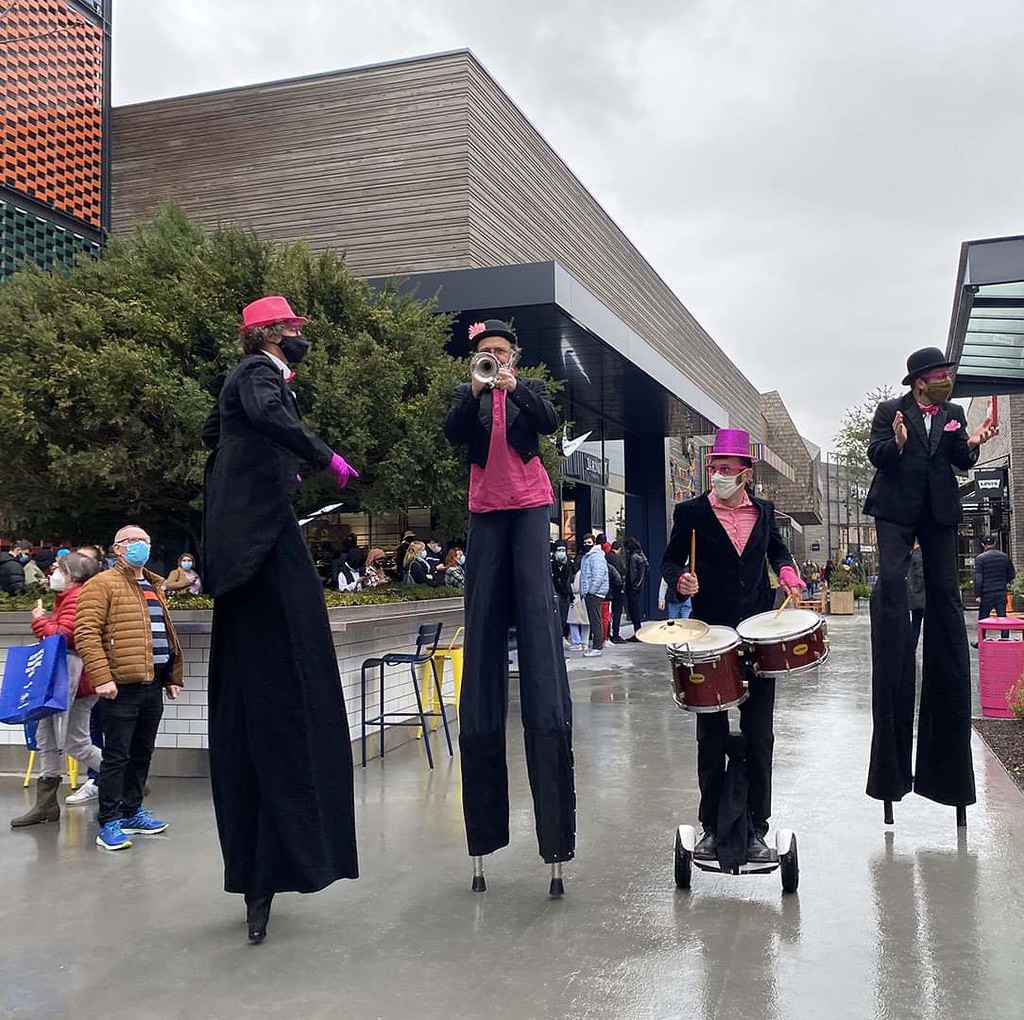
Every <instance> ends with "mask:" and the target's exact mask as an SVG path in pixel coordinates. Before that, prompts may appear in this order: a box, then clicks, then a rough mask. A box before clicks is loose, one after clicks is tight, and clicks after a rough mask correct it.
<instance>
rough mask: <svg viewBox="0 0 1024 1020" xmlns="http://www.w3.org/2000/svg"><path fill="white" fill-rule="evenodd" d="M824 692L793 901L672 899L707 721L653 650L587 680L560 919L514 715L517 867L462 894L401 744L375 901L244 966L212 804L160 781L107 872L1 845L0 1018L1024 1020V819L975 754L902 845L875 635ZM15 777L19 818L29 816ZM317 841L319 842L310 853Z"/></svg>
mask: <svg viewBox="0 0 1024 1020" xmlns="http://www.w3.org/2000/svg"><path fill="white" fill-rule="evenodd" d="M831 631H832V658H831V661H830V662H829V664H828V665H827V666H826V667H825V668H824V669H822V670H821V671H820V674H818V675H809V676H805V677H802V678H798V679H794V680H792V681H785V682H780V683H779V694H778V703H777V708H776V732H777V742H776V752H775V799H774V816H773V819H772V823H773V826H774V825H785V826H787V827H792V828H794V829H795V830H796V831H797V833H798V838H799V846H800V859H801V884H800V890H799V893H798V894H796V895H795V896H783V894H782V892H781V886H780V882H779V876H778V873H775V874H772V875H767V876H742V877H737V878H731V877H726V876H715V875H709V874H706V873H695V874H694V878H693V888H692V890H691V891H690V892H688V893H687V892H681V891H677V890H676V889H675V886H674V882H673V878H672V861H671V858H672V838H673V833H674V829H675V826H676V825H677V824H678V823H679V822H682V821H689V822H693V821H695V814H696V803H697V793H696V781H695V775H694V763H695V746H694V720H693V717H692V716H691V715H689V714H687V713H684V712H681V711H679V710H678V709H677V708H676V707H675V706H674V705H673V703H672V700H671V693H670V684H669V680H668V676H669V672H668V666H667V660H666V657H665V654H664V651H663V650H661V649H658V648H649V647H646V646H637V645H627V646H618V647H616V646H609V648H608V649H607V650H606V653H605V655H604V656H603V657H601V658H595V659H587V660H582V659H580V658H579V657H578V656H575V655H574V656H573V659H572V662H571V680H572V687H573V699H574V704H575V713H576V726H575V732H576V761H577V788H578V798H579V855H578V858H577V859H576V860H575V861H573V862H572V863H570V864H569V865H567V866H566V879H567V881H566V886H567V893H566V896H565V898H564V899H563V900H560V901H559V900H551V899H549V898H548V896H547V869H546V868H545V866H544V865H543V864H542V862H541V861H540V858H539V857H538V856H537V851H536V843H535V839H534V835H533V830H532V813H531V807H530V799H529V794H528V790H527V785H526V779H525V766H524V763H523V756H522V739H521V735H520V734H521V731H520V728H519V725H518V719H517V718H516V716H517V709H516V707H515V706H513V710H512V711H513V719H514V722H513V725H512V726H510V740H509V746H510V769H511V773H512V777H513V789H512V803H513V817H512V845H511V846H510V847H509V848H507V849H505V850H503V851H500V852H499V853H497V854H495V855H493V856H492V857H491V858H489V859H488V861H487V881H488V891H487V892H486V893H483V894H480V893H473V892H471V891H470V888H469V886H470V878H471V871H470V865H469V860H468V858H467V857H466V855H465V845H464V842H463V839H464V837H463V831H462V821H461V809H460V802H459V773H458V768H457V765H456V763H454V762H451V761H450V760H449V759H448V758H447V755H445V754H443V752H442V751H441V749H440V747H438V748H437V752H438V754H439V755H441V759H440V760H441V765H440V767H439V768H438V769H436V770H435V771H434V772H433V773H430V772H429V771H428V770H427V767H426V763H425V761H424V759H423V755H422V749H421V748H420V747H419V746H417V745H416V744H410V745H406V746H405V747H403V748H400V749H398V750H396V751H394V752H392V753H390V754H389V755H388V756H387V758H386V759H385V760H384V762H383V763H381V762H379V761H373V762H371V763H370V767H369V768H368V769H367V770H366V771H365V772H363V771H362V770H360V769H357V770H356V798H357V810H358V821H359V843H360V853H361V865H362V871H363V877H362V878H360V879H359V880H358V881H356V882H342V883H338V884H336V885H334V886H333V887H331V888H330V889H328V890H326V891H324V892H322V893H319V894H317V895H315V896H305V897H300V896H297V895H284V896H279V897H278V898H277V900H276V901H275V904H274V910H273V914H272V916H271V923H270V934H269V937H268V939H267V942H266V943H265V944H264V945H262V946H258V947H250V946H249V945H248V944H247V943H246V939H245V926H244V922H243V913H242V907H241V903H240V898H239V897H232V896H228V895H226V894H225V893H223V892H221V872H220V856H219V851H218V846H217V840H216V834H215V831H214V826H213V814H212V810H211V805H210V798H209V791H208V788H207V786H206V784H205V782H203V781H199V780H166V779H155V780H154V781H153V783H152V786H153V791H152V796H151V798H150V801H149V802H148V803H149V806H150V807H151V808H152V809H153V810H154V811H155V812H157V813H158V814H160V815H161V816H163V817H166V818H167V819H168V820H169V821H170V822H171V828H170V830H169V831H168V833H167V834H166V835H165V836H160V837H151V838H149V839H144V838H142V837H140V838H138V839H137V841H136V845H135V847H134V848H133V849H131V850H130V851H127V852H122V853H118V854H110V853H105V852H102V851H100V850H98V849H96V848H95V847H94V846H93V837H94V835H95V823H94V822H93V821H92V818H91V815H92V814H93V811H92V810H89V809H85V808H79V809H67V810H65V813H64V816H63V818H62V821H61V824H60V826H59V828H58V827H57V826H52V825H51V826H37V827H35V828H34V829H30V830H21V831H17V832H12V831H10V830H9V829H7V827H6V821H4V824H3V827H2V829H0V876H2V881H3V894H2V897H0V902H2V920H0V1015H2V1016H3V1017H4V1018H14V1017H31V1018H33V1020H44V1018H50V1017H76V1018H77V1017H104V1018H111V1020H113V1018H121V1017H142V1018H153V1020H163V1018H179V1017H181V1018H186V1017H187V1018H190V1020H201V1018H215V1017H216V1018H236V1017H281V1018H285V1017H287V1018H307V1017H308V1018H320V1017H345V1018H359V1020H361V1018H374V1017H383V1018H388V1020H391V1018H406V1017H417V1018H427V1020H432V1018H451V1020H456V1018H485V1020H497V1018H506V1017H508V1018H530V1017H537V1018H548V1017H551V1018H566V1020H583V1018H645V1020H646V1018H682V1017H686V1018H689V1017H695V1018H719V1017H720V1018H723V1020H724V1018H730V1020H743V1018H748V1017H749V1018H755V1017H756V1018H767V1020H774V1018H779V1020H804V1018H807V1020H810V1018H826V1020H830V1018H846V1017H850V1018H858V1020H859V1018H876V1017H877V1018H893V1020H897V1018H898V1020H911V1018H913V1020H917V1018H921V1020H932V1018H934V1020H949V1018H967V1020H972V1018H979V1020H980V1018H989V1020H1000V1018H1014V1020H1017V1018H1019V1017H1021V1016H1022V1015H1024V1003H1022V999H1021V993H1020V973H1021V971H1020V968H1021V967H1022V965H1024V925H1022V923H1021V918H1022V916H1024V913H1022V906H1024V904H1022V899H1024V894H1022V892H1021V888H1022V883H1021V882H1020V880H1019V878H1020V875H1021V873H1022V868H1024V827H1022V826H1021V821H1022V820H1024V799H1022V796H1021V794H1020V793H1019V792H1018V790H1017V789H1016V787H1015V786H1014V784H1013V783H1012V781H1011V780H1010V779H1009V778H1008V776H1007V775H1006V774H1005V772H1004V771H1003V769H1002V768H1001V766H1000V765H999V763H998V762H997V761H996V760H995V758H994V757H993V756H992V755H991V754H990V753H989V752H988V751H987V750H986V749H985V748H984V746H983V745H982V744H981V742H980V741H978V740H977V739H976V740H975V745H974V750H975V767H976V771H977V778H978V787H979V791H978V795H979V803H978V805H977V806H976V807H974V808H972V809H970V811H969V816H968V818H969V829H968V833H967V836H966V839H961V840H958V837H957V831H956V828H955V825H954V813H953V809H952V808H944V807H939V806H937V805H934V804H931V803H930V802H927V801H924V800H921V799H920V798H916V797H914V796H911V797H909V798H907V799H905V800H904V801H903V803H902V804H898V805H897V806H896V825H895V828H894V829H893V830H892V831H891V832H886V830H885V828H884V826H883V824H882V811H881V805H880V804H878V803H877V802H875V801H871V800H869V799H868V798H867V797H866V796H865V795H864V780H865V774H866V768H867V751H868V740H869V733H870V695H869V682H868V670H867V663H868V626H867V617H866V615H859V616H857V617H854V618H833V619H832V620H831ZM24 799H25V795H24V793H23V791H22V790H21V788H20V784H19V783H18V782H17V781H16V780H15V779H14V778H13V777H2V778H0V807H2V809H3V818H4V819H5V820H6V818H9V817H10V816H12V815H14V814H15V813H18V812H19V811H20V810H21V809H22V805H23V803H24ZM295 838H297V839H301V838H303V833H301V832H298V833H295Z"/></svg>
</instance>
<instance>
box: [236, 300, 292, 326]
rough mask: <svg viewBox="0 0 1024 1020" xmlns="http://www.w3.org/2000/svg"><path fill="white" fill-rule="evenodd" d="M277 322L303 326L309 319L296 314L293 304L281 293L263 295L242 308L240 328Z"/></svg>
mask: <svg viewBox="0 0 1024 1020" xmlns="http://www.w3.org/2000/svg"><path fill="white" fill-rule="evenodd" d="M275 322H283V323H284V324H285V325H287V326H301V325H302V324H303V323H304V322H309V319H304V318H303V317H302V316H301V315H296V314H295V313H294V312H293V311H292V306H291V305H290V304H288V302H287V300H285V298H283V297H281V296H280V295H276V296H273V297H261V298H260V299H259V300H258V301H253V302H251V303H250V304H247V305H246V306H245V307H244V308H243V309H242V325H241V326H239V327H238V328H239V329H255V328H256V327H257V326H269V325H271V324H272V323H275Z"/></svg>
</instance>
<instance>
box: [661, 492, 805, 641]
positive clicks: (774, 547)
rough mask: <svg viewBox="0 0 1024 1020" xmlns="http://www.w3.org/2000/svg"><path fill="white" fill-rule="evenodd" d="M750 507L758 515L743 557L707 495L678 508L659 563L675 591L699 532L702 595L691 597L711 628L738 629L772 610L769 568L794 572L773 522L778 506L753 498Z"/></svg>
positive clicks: (695, 612)
mask: <svg viewBox="0 0 1024 1020" xmlns="http://www.w3.org/2000/svg"><path fill="white" fill-rule="evenodd" d="M750 502H751V503H753V504H754V506H755V507H757V510H758V513H759V515H760V517H759V519H758V522H757V524H755V525H754V530H753V531H752V532H751V533H750V538H749V539H747V544H746V547H745V548H744V550H743V555H742V556H740V554H739V553H738V552H736V547H735V546H734V545H733V544H732V539H731V538H729V536H728V535H727V534H726V532H725V529H724V528H723V527H722V525H721V524H719V523H718V518H717V517H716V516H715V512H714V510H713V509H712V508H711V502H710V500H709V499H708V494H707V493H704V495H703V496H699V497H698V498H697V499H691V500H687V501H686V502H685V503H678V504H676V509H675V513H674V514H673V515H672V535H671V537H670V538H669V540H668V547H667V548H666V549H665V557H664V559H663V560H662V561H661V576H662V577H663V578H664V579H665V582H666V584H667V585H668V590H669V591H670V592H671V591H674V590H675V587H676V581H678V579H679V575H680V574H682V573H685V572H686V571H685V566H686V563H687V562H688V561H689V558H690V535H691V534H692V533H693V532H696V533H697V556H696V562H697V579H698V581H699V582H700V591H699V592H697V594H696V595H694V596H693V616H694V617H695V618H696V619H698V620H703V621H704V622H705V623H709V624H712V625H713V626H722V627H735V626H736V625H737V624H738V623H739V622H740V621H741V620H745V619H746V618H747V617H748V616H754V615H756V614H757V613H766V612H768V610H769V609H771V608H772V605H773V604H774V601H775V596H774V594H773V592H772V586H771V582H770V581H769V579H768V564H769V563H770V564H771V565H772V569H773V570H774V571H775V573H776V574H777V573H778V572H779V571H780V570H781V569H782V568H783V567H784V566H787V565H788V566H791V567H794V568H795V566H796V565H795V563H794V562H793V557H792V556H791V555H790V553H789V550H788V549H787V548H786V543H785V542H783V541H782V535H780V534H779V529H778V525H776V523H775V507H774V505H773V504H772V503H769V502H768V501H767V500H764V499H756V498H754V497H753V496H751V498H750Z"/></svg>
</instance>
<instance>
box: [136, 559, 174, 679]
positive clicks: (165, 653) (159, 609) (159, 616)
mask: <svg viewBox="0 0 1024 1020" xmlns="http://www.w3.org/2000/svg"><path fill="white" fill-rule="evenodd" d="M139 587H140V588H141V589H142V595H143V597H144V598H145V600H146V608H147V609H148V610H149V627H150V630H151V631H152V633H153V666H154V667H155V668H156V669H157V670H158V671H159V668H160V667H161V666H166V665H167V663H169V662H170V661H171V643H170V641H169V640H168V638H167V620H166V618H165V617H164V607H163V603H162V602H161V601H160V599H159V598H158V597H157V594H156V592H155V591H154V590H153V586H152V585H151V584H150V583H149V581H148V580H147V579H146V578H142V579H141V580H140V581H139Z"/></svg>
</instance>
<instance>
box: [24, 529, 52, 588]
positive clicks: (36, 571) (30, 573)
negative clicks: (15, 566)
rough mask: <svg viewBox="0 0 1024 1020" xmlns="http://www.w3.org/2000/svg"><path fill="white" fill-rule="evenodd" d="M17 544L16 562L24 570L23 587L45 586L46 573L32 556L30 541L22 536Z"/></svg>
mask: <svg viewBox="0 0 1024 1020" xmlns="http://www.w3.org/2000/svg"><path fill="white" fill-rule="evenodd" d="M18 544H19V546H20V548H19V550H18V562H19V563H20V564H21V566H22V569H23V570H24V571H25V587H26V588H46V587H47V586H48V583H47V575H46V572H45V571H44V570H42V568H41V567H40V566H39V564H38V563H36V561H35V560H34V559H33V558H32V543H31V542H29V541H28V540H27V539H24V538H23V539H22V540H21V541H20V542H19V543H18Z"/></svg>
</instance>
